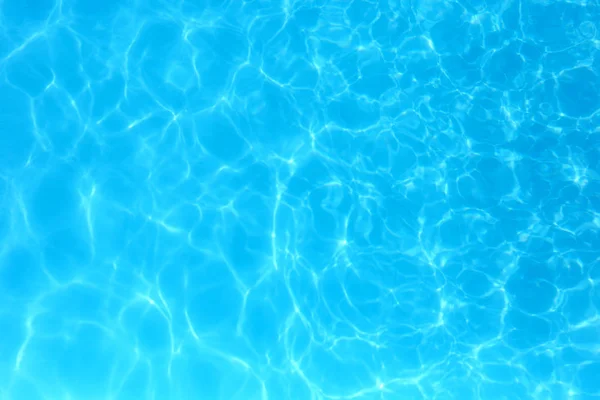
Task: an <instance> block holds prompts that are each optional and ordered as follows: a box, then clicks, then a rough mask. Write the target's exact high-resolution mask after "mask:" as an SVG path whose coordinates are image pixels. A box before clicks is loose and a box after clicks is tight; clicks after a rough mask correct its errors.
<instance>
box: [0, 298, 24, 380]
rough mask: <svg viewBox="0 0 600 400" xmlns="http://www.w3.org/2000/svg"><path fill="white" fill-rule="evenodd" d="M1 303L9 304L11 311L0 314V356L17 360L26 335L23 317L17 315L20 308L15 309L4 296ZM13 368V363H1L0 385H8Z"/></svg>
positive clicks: (13, 304) (12, 303)
mask: <svg viewBox="0 0 600 400" xmlns="http://www.w3.org/2000/svg"><path fill="white" fill-rule="evenodd" d="M2 299H3V300H2V301H3V302H5V304H10V308H11V310H7V311H3V312H2V313H1V314H0V326H2V331H3V332H2V337H3V338H2V342H0V354H3V355H4V357H6V359H9V360H17V357H18V354H19V350H20V347H21V345H22V343H23V337H24V336H26V335H27V328H26V327H25V323H24V321H23V317H22V316H21V315H19V314H20V313H21V312H22V311H21V307H15V303H14V302H10V303H9V302H8V301H7V300H8V299H7V298H6V296H4V295H3V296H2ZM14 368H15V365H14V364H13V363H8V362H2V363H1V364H0V373H1V374H2V375H0V376H1V377H2V378H0V383H1V384H2V385H8V383H9V379H8V377H9V376H10V374H11V371H12V370H13V369H14Z"/></svg>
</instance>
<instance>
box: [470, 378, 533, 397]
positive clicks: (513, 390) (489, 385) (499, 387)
mask: <svg viewBox="0 0 600 400" xmlns="http://www.w3.org/2000/svg"><path fill="white" fill-rule="evenodd" d="M528 393H529V390H528V388H527V386H525V385H524V384H515V383H512V384H511V385H507V384H506V383H504V382H501V383H500V382H484V383H482V384H481V386H480V388H479V394H480V396H481V397H483V398H486V399H501V400H508V399H523V398H527V396H528Z"/></svg>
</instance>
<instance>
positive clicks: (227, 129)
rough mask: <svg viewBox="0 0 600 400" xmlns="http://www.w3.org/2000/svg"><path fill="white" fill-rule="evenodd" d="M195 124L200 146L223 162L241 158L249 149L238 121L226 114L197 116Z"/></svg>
mask: <svg viewBox="0 0 600 400" xmlns="http://www.w3.org/2000/svg"><path fill="white" fill-rule="evenodd" d="M195 124H196V128H197V132H198V139H199V141H200V143H201V144H202V146H203V147H204V148H206V150H208V151H209V152H210V154H212V155H213V156H215V157H217V158H219V159H221V160H223V161H224V162H233V161H235V160H237V159H239V158H241V157H242V156H243V155H244V154H245V153H246V152H247V151H248V149H249V144H248V143H247V142H246V141H245V138H244V134H243V132H242V131H241V127H240V126H239V125H238V124H240V121H239V120H237V119H234V118H232V117H231V116H230V115H229V114H228V113H226V112H223V113H205V114H204V115H198V116H197V117H196V118H195Z"/></svg>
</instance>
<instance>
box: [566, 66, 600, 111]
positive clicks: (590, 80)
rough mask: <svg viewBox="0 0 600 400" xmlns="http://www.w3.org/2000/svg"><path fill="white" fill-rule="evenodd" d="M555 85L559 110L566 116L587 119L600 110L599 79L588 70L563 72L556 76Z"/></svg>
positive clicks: (579, 69) (583, 68) (576, 69)
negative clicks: (556, 85) (556, 86)
mask: <svg viewBox="0 0 600 400" xmlns="http://www.w3.org/2000/svg"><path fill="white" fill-rule="evenodd" d="M557 84H558V90H557V95H558V102H559V106H560V109H561V111H562V112H563V113H565V114H567V115H568V116H571V117H574V118H582V117H587V116H589V115H591V114H592V113H594V112H595V111H596V110H598V109H599V108H600V77H598V74H597V73H596V72H594V71H592V70H590V69H589V68H585V67H579V68H575V69H570V70H568V71H565V72H563V73H562V74H560V75H559V76H558V78H557Z"/></svg>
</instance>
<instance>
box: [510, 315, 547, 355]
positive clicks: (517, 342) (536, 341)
mask: <svg viewBox="0 0 600 400" xmlns="http://www.w3.org/2000/svg"><path fill="white" fill-rule="evenodd" d="M505 323H506V325H507V326H510V327H511V328H512V330H511V331H509V332H506V333H505V335H504V337H505V342H506V344H507V345H509V346H511V347H513V348H516V349H519V350H526V349H531V348H534V347H537V346H539V345H540V344H542V343H546V342H547V341H549V340H552V339H553V338H554V336H555V335H554V329H553V324H552V323H551V322H550V321H549V320H548V319H547V318H544V317H541V316H534V315H529V314H526V313H524V312H521V311H517V310H516V309H513V310H511V311H509V312H508V313H507V314H506V318H505Z"/></svg>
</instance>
